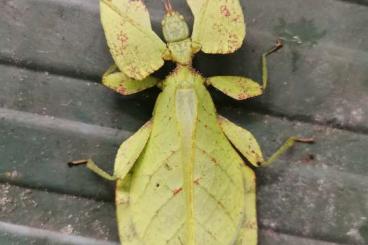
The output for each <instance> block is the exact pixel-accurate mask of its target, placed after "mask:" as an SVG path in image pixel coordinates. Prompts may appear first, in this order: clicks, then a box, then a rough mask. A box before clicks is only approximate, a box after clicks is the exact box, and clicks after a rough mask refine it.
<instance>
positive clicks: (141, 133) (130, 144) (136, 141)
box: [68, 121, 152, 181]
mask: <svg viewBox="0 0 368 245" xmlns="http://www.w3.org/2000/svg"><path fill="white" fill-rule="evenodd" d="M151 130H152V122H151V121H148V122H147V123H146V124H144V125H143V126H142V127H141V128H140V129H139V130H138V131H137V132H136V133H135V134H133V135H132V136H130V137H129V138H128V139H127V140H125V141H124V142H123V143H122V144H121V145H120V147H119V150H118V153H117V155H116V158H115V164H114V174H113V175H110V174H108V173H107V172H106V171H104V170H102V169H101V168H100V167H98V166H97V165H96V164H95V163H94V162H93V161H92V160H91V159H89V160H78V161H71V162H69V163H68V164H69V166H78V165H81V164H86V167H87V168H88V169H90V170H91V171H92V172H94V173H96V174H97V175H99V176H101V177H102V178H104V179H107V180H112V181H113V180H117V179H120V180H123V179H124V178H125V176H126V175H127V174H128V173H129V171H130V169H131V168H132V167H133V165H134V163H135V162H136V160H137V159H138V157H139V156H140V154H141V153H142V151H143V149H144V147H145V146H146V143H147V141H148V138H149V136H150V134H151Z"/></svg>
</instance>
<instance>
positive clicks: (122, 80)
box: [102, 65, 159, 95]
mask: <svg viewBox="0 0 368 245" xmlns="http://www.w3.org/2000/svg"><path fill="white" fill-rule="evenodd" d="M102 83H103V84H104V85H105V86H106V87H108V88H111V89H112V90H114V91H116V92H118V93H120V94H123V95H130V94H134V93H137V92H140V91H142V90H145V89H148V88H151V87H153V86H156V85H158V83H159V79H158V78H155V77H153V76H148V77H146V78H144V79H142V80H135V79H132V78H130V77H128V76H127V75H125V74H124V73H123V72H121V71H120V70H119V69H118V67H117V66H116V65H112V66H110V67H109V69H107V71H106V72H105V73H104V74H103V76H102Z"/></svg>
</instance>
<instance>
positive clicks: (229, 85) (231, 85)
mask: <svg viewBox="0 0 368 245" xmlns="http://www.w3.org/2000/svg"><path fill="white" fill-rule="evenodd" d="M281 47H282V43H281V41H279V40H278V41H277V42H276V44H275V46H274V47H273V48H272V49H270V50H269V51H267V52H266V53H264V54H262V57H261V59H262V85H260V84H259V83H257V82H255V81H253V80H252V79H250V78H246V77H238V76H214V77H209V78H208V79H207V80H206V83H207V84H209V85H212V86H213V87H215V88H216V89H218V90H220V91H221V92H223V93H224V94H226V95H228V96H230V97H232V98H234V99H236V100H245V99H248V98H252V97H255V96H259V95H261V94H263V91H264V90H265V89H266V87H267V84H268V69H267V56H268V55H270V54H272V53H274V52H276V51H277V50H279V49H280V48H281Z"/></svg>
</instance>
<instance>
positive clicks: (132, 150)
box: [114, 121, 152, 179]
mask: <svg viewBox="0 0 368 245" xmlns="http://www.w3.org/2000/svg"><path fill="white" fill-rule="evenodd" d="M151 131H152V121H148V122H146V124H144V125H143V126H142V127H141V128H140V129H139V130H138V131H137V132H136V133H135V134H133V135H132V136H130V137H129V138H128V139H127V140H126V141H124V142H123V144H121V146H120V147H119V150H118V153H117V154H116V158H115V164H114V175H115V176H117V177H118V178H119V179H124V177H125V176H126V175H127V174H128V173H129V171H130V169H131V168H132V167H133V165H134V163H135V162H136V160H137V159H138V157H139V156H140V155H141V153H142V151H143V149H144V147H145V146H146V143H147V141H148V138H149V136H150V134H151Z"/></svg>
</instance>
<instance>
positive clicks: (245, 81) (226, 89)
mask: <svg viewBox="0 0 368 245" xmlns="http://www.w3.org/2000/svg"><path fill="white" fill-rule="evenodd" d="M206 82H207V83H208V84H211V85H212V86H213V87H215V88H217V89H218V90H220V91H221V92H223V93H224V94H226V95H228V96H230V97H231V98H233V99H236V100H245V99H248V98H251V97H255V96H258V95H261V94H262V93H263V90H262V86H261V85H259V84H258V83H256V82H255V81H253V80H251V79H249V78H245V77H237V76H215V77H209V78H207V80H206Z"/></svg>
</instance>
